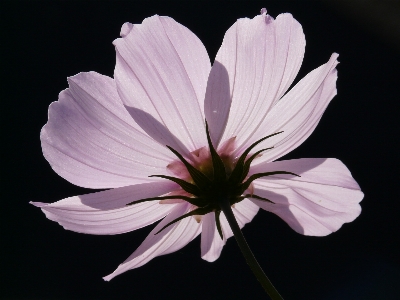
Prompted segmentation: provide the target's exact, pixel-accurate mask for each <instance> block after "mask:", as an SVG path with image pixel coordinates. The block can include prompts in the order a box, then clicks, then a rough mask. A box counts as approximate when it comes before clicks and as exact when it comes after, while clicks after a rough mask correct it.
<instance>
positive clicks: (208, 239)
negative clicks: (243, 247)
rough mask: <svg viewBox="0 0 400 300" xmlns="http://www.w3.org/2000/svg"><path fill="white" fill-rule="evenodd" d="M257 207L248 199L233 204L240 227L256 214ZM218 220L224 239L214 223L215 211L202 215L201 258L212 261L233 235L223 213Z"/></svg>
mask: <svg viewBox="0 0 400 300" xmlns="http://www.w3.org/2000/svg"><path fill="white" fill-rule="evenodd" d="M258 209H259V207H258V206H257V205H255V204H254V203H252V202H251V201H250V200H248V199H244V200H243V201H241V202H239V203H237V204H235V207H234V208H233V209H232V210H233V213H234V215H235V217H236V221H237V222H238V224H239V226H240V228H243V227H244V225H245V224H247V223H249V222H250V221H251V220H252V219H253V218H254V216H255V215H256V214H257V212H258ZM220 222H221V227H222V232H223V237H224V239H223V240H222V239H221V237H220V236H219V233H218V230H217V227H216V225H215V213H209V214H207V215H205V216H203V219H202V233H201V258H203V259H204V260H206V261H209V262H213V261H215V260H217V259H218V257H219V256H220V255H221V251H222V248H223V247H224V245H225V243H226V240H227V239H228V238H230V237H231V236H233V233H232V230H231V228H230V226H229V223H228V221H227V220H226V217H225V215H224V213H221V215H220Z"/></svg>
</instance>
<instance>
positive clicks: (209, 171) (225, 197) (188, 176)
mask: <svg viewBox="0 0 400 300" xmlns="http://www.w3.org/2000/svg"><path fill="white" fill-rule="evenodd" d="M206 133H207V141H208V149H206V147H203V148H200V149H198V150H196V151H194V152H193V153H192V157H193V158H192V159H191V160H192V162H191V163H190V162H189V161H188V160H186V159H185V158H184V157H183V156H182V155H181V154H180V153H179V152H177V151H176V150H175V149H173V148H171V147H169V146H167V147H168V149H170V150H171V151H172V152H173V153H174V154H175V155H176V156H177V157H178V159H179V160H177V161H175V162H173V163H171V164H170V165H168V168H169V169H170V170H171V171H172V172H173V173H174V174H176V175H177V176H178V177H172V176H166V175H152V176H151V177H161V178H164V179H167V180H170V181H173V182H175V183H177V184H178V185H179V186H180V187H181V188H182V190H183V191H184V192H186V193H175V194H170V195H167V196H163V197H156V198H147V199H141V200H138V201H134V202H132V203H129V204H128V205H131V204H135V203H140V202H144V201H151V200H171V199H180V200H184V201H187V202H189V203H191V204H192V205H193V206H194V209H193V210H192V211H190V212H189V213H187V214H184V215H182V216H181V217H179V218H177V219H175V220H173V221H172V222H170V223H168V224H167V225H166V226H164V227H163V228H162V229H161V230H160V231H162V230H163V229H164V228H166V227H168V226H170V225H171V224H173V223H175V222H178V221H180V220H182V219H183V218H186V217H188V216H196V215H200V216H201V215H205V214H208V213H210V212H214V213H215V215H216V218H215V220H216V225H217V229H218V232H219V234H220V236H221V238H222V230H221V225H220V221H219V215H220V213H221V211H222V206H223V204H222V202H224V203H226V202H228V203H229V204H230V205H231V206H232V205H234V204H235V203H238V202H240V201H242V200H244V199H245V198H254V199H258V200H263V201H268V202H271V203H272V201H270V200H268V199H266V198H263V197H260V196H257V195H255V194H253V192H250V193H246V192H248V190H249V187H250V185H251V183H252V182H253V181H254V180H256V179H258V178H261V177H265V176H270V175H276V174H292V175H295V176H298V175H296V174H294V173H291V172H286V171H275V172H266V173H257V174H253V175H251V176H248V173H249V171H250V165H251V163H252V161H253V160H254V159H255V158H256V157H257V156H259V155H260V154H261V152H263V151H265V150H268V149H271V148H272V147H271V148H266V149H261V150H259V151H256V152H255V153H253V154H251V155H250V151H251V150H252V149H253V148H254V147H255V146H256V145H258V144H259V143H261V142H262V141H264V140H266V139H267V138H269V137H272V136H274V135H277V134H279V133H281V132H277V133H274V134H271V135H269V136H266V137H264V138H262V139H260V140H258V141H256V142H255V143H253V144H252V145H250V147H248V148H247V149H246V150H245V151H244V152H243V153H242V155H241V156H240V157H239V158H238V159H234V158H233V155H232V153H233V149H234V140H235V139H234V138H232V139H230V140H228V141H227V142H226V143H225V144H224V145H222V146H221V148H220V150H219V151H218V152H217V151H216V150H215V148H214V146H213V144H212V142H211V138H210V133H209V130H208V125H207V122H206ZM251 190H252V189H251ZM160 231H159V232H160Z"/></svg>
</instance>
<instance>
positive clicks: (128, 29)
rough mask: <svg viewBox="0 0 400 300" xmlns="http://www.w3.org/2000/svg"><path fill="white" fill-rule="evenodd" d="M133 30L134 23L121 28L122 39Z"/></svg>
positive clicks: (125, 24) (127, 23)
mask: <svg viewBox="0 0 400 300" xmlns="http://www.w3.org/2000/svg"><path fill="white" fill-rule="evenodd" d="M132 28H133V24H132V23H129V22H126V23H124V25H122V27H121V32H120V33H119V35H120V36H121V37H122V38H124V37H126V36H127V35H128V34H129V32H131V30H132Z"/></svg>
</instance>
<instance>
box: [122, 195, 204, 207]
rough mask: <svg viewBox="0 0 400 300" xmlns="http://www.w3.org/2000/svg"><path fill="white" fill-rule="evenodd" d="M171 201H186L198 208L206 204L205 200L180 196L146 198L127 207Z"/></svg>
mask: <svg viewBox="0 0 400 300" xmlns="http://www.w3.org/2000/svg"><path fill="white" fill-rule="evenodd" d="M169 199H181V200H185V201H186V202H189V203H190V204H193V205H196V206H204V205H205V203H204V202H202V201H201V200H203V199H201V198H192V197H187V196H180V195H176V196H164V197H154V198H144V199H140V200H136V201H132V202H130V203H128V204H126V205H133V204H138V203H142V202H146V201H153V200H169Z"/></svg>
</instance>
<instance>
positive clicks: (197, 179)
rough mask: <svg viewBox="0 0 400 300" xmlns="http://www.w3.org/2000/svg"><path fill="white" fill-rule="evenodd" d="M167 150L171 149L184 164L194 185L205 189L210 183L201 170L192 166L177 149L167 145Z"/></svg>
mask: <svg viewBox="0 0 400 300" xmlns="http://www.w3.org/2000/svg"><path fill="white" fill-rule="evenodd" d="M167 147H168V149H169V150H171V151H172V152H173V153H174V154H175V155H176V156H177V157H178V158H179V160H180V161H181V162H182V163H183V164H184V165H185V167H186V169H187V170H188V172H189V174H190V176H191V177H192V179H193V181H194V183H195V184H196V186H198V187H199V188H200V190H206V189H207V188H208V187H209V186H210V185H211V180H210V179H209V178H208V177H207V176H206V175H204V174H203V173H202V172H201V171H199V170H197V169H196V168H195V167H193V166H192V165H191V164H190V163H189V162H188V161H187V160H186V159H185V158H184V157H183V156H182V155H181V154H179V152H178V151H176V150H175V149H174V148H172V147H170V146H167Z"/></svg>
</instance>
